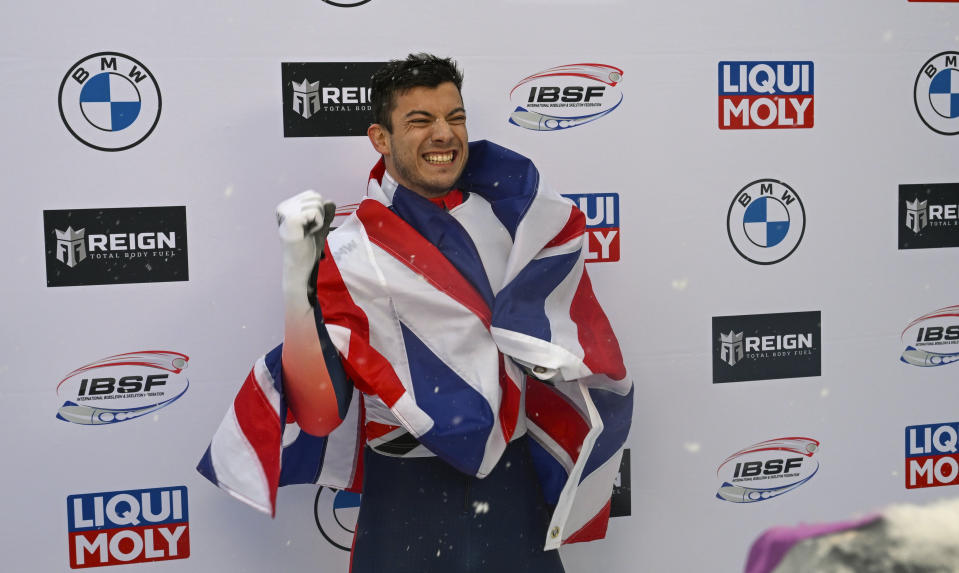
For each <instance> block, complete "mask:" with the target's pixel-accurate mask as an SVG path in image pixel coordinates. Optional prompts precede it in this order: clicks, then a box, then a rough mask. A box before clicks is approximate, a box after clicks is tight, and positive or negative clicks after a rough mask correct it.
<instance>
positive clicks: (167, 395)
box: [57, 350, 190, 426]
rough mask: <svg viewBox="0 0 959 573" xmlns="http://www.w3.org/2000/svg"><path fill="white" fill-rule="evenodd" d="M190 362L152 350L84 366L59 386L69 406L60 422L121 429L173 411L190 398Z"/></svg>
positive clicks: (65, 405)
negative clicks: (185, 372) (142, 418)
mask: <svg viewBox="0 0 959 573" xmlns="http://www.w3.org/2000/svg"><path fill="white" fill-rule="evenodd" d="M188 360H190V357H189V356H187V355H186V354H180V353H179V352H171V351H166V350H146V351H142V352H130V353H127V354H117V355H115V356H108V357H106V358H104V359H102V360H97V361H96V362H92V363H90V364H87V365H86V366H81V367H80V368H77V369H76V370H74V371H73V372H71V373H69V374H67V375H66V376H65V377H64V378H63V380H61V381H60V383H59V384H57V395H58V396H59V397H60V398H61V399H63V400H64V402H63V405H62V406H60V409H59V410H58V411H57V418H59V419H60V420H63V421H64V422H72V423H74V424H81V425H84V426H99V425H104V424H115V423H117V422H125V421H127V420H132V419H134V418H139V417H140V416H144V415H146V414H149V413H151V412H155V411H157V410H159V409H160V408H163V407H165V406H169V405H170V404H171V403H173V402H174V401H176V400H177V399H179V398H180V397H181V396H183V394H185V393H186V391H187V389H188V388H189V387H190V381H189V380H188V379H187V378H186V376H185V375H183V374H182V373H183V370H184V369H185V368H186V366H187V361H188Z"/></svg>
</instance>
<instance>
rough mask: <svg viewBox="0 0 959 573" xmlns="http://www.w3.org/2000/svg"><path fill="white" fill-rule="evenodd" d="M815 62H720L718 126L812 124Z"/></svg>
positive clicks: (763, 126)
mask: <svg viewBox="0 0 959 573" xmlns="http://www.w3.org/2000/svg"><path fill="white" fill-rule="evenodd" d="M813 108H814V103H813V63H812V62H719V129H781V128H810V127H812V126H813V115H814V114H813Z"/></svg>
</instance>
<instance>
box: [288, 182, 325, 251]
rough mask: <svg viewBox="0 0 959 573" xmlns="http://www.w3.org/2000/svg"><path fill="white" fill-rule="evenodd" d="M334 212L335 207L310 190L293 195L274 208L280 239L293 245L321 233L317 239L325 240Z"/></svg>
mask: <svg viewBox="0 0 959 573" xmlns="http://www.w3.org/2000/svg"><path fill="white" fill-rule="evenodd" d="M335 212H336V205H335V204H334V203H333V202H332V201H327V200H325V199H323V196H322V195H320V194H319V193H317V192H316V191H313V190H312V189H310V190H308V191H303V192H302V193H299V194H297V195H294V196H293V197H290V198H289V199H286V200H285V201H283V202H281V203H280V204H279V205H277V206H276V223H277V225H279V232H280V238H281V239H283V242H285V243H295V242H297V241H301V240H303V239H305V238H306V237H307V236H309V235H311V234H314V233H322V236H321V237H317V239H323V240H325V239H326V234H327V233H328V232H329V230H330V223H332V222H333V214H334V213H335ZM320 245H322V243H320Z"/></svg>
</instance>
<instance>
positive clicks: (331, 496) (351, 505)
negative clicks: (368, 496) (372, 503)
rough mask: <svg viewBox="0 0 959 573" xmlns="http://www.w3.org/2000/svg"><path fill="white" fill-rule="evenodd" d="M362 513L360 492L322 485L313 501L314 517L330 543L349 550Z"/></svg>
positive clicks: (321, 532)
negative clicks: (357, 521)
mask: <svg viewBox="0 0 959 573" xmlns="http://www.w3.org/2000/svg"><path fill="white" fill-rule="evenodd" d="M359 513H360V494H358V493H351V492H348V491H346V490H339V489H333V488H328V487H322V486H321V487H320V489H319V491H317V492H316V499H315V500H314V502H313V517H314V519H316V527H317V528H319V530H320V534H322V535H323V538H324V539H326V540H327V541H328V542H329V543H330V545H332V546H334V547H337V548H339V549H342V550H343V551H349V550H350V548H351V547H352V546H353V532H354V531H356V518H357V516H358V515H359Z"/></svg>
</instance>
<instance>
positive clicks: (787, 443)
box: [716, 436, 819, 503]
mask: <svg viewBox="0 0 959 573" xmlns="http://www.w3.org/2000/svg"><path fill="white" fill-rule="evenodd" d="M818 450H819V442H818V441H817V440H814V439H812V438H803V437H798V436H797V437H785V438H775V439H772V440H766V441H765V442H759V443H758V444H753V445H751V446H749V447H748V448H744V449H742V450H739V451H738V452H736V453H735V454H733V455H731V456H729V457H728V458H726V460H725V461H723V463H721V464H720V465H719V468H718V469H717V470H716V475H717V476H718V477H719V478H720V479H721V480H723V482H722V485H721V486H719V491H717V492H716V498H717V499H721V500H724V501H731V502H733V503H753V502H756V501H765V500H767V499H772V498H774V497H779V496H780V495H782V494H784V493H787V492H790V491H792V490H794V489H796V488H797V487H799V486H801V485H803V484H804V483H806V482H807V481H809V480H810V479H812V477H813V476H814V475H816V472H818V471H819V462H818V461H817V460H814V459H812V457H813V455H814V454H815V453H816V452H817V451H818Z"/></svg>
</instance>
